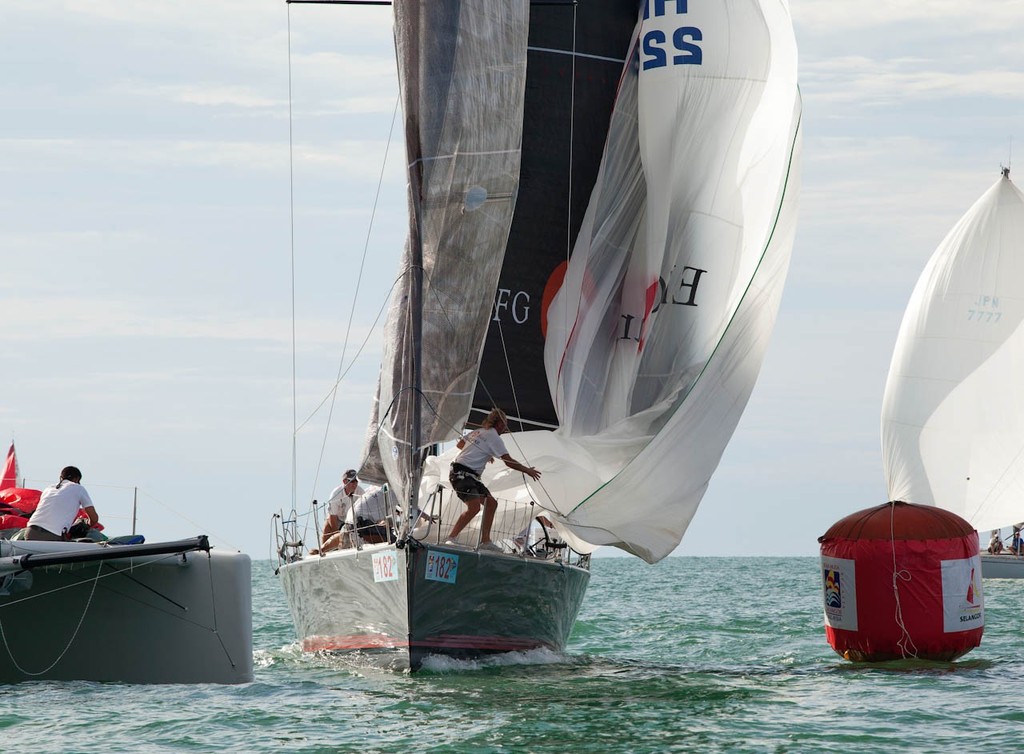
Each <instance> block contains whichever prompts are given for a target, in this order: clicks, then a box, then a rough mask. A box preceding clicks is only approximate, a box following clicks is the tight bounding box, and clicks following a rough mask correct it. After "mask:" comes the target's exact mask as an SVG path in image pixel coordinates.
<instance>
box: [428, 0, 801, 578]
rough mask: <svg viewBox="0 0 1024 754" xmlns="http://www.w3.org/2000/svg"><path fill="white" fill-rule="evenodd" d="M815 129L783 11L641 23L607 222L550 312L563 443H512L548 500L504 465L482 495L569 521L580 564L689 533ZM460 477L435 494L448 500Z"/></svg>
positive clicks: (762, 327) (599, 208) (703, 12)
mask: <svg viewBox="0 0 1024 754" xmlns="http://www.w3.org/2000/svg"><path fill="white" fill-rule="evenodd" d="M800 112H801V107H800V95H799V90H798V87H797V54H796V42H795V39H794V35H793V30H792V23H791V20H790V17H789V11H788V6H787V4H786V2H785V1H784V0H743V1H742V2H730V3H729V4H728V5H724V4H714V3H707V4H700V5H697V4H694V3H686V2H684V1H683V0H679V1H678V2H659V1H652V2H648V3H646V4H645V5H643V6H642V7H641V8H640V18H639V21H638V23H637V25H636V26H635V29H634V32H633V36H632V41H631V45H630V52H629V54H628V55H627V58H626V61H625V65H624V67H623V70H622V73H621V78H620V80H619V83H618V90H617V96H616V101H615V105H614V110H613V113H612V116H611V123H610V126H609V130H608V136H607V139H606V142H605V145H604V150H603V155H602V159H601V163H600V168H599V171H598V175H597V178H596V181H595V183H594V187H593V189H592V192H591V194H590V199H589V204H588V207H587V210H586V213H585V215H584V217H583V220H582V223H581V226H580V229H579V233H578V235H577V236H576V239H575V243H574V245H573V249H572V252H571V256H570V258H569V260H568V264H567V266H566V268H565V275H564V281H563V282H562V283H561V286H560V288H559V289H558V290H557V293H554V295H553V296H552V300H551V302H550V305H549V306H547V307H546V310H545V311H544V317H545V322H546V341H545V350H544V366H545V373H546V378H547V381H548V386H549V390H550V394H551V396H552V403H553V406H554V408H555V411H556V413H557V418H558V424H559V425H560V426H559V428H558V429H556V430H555V431H553V432H547V431H533V432H520V433H513V434H512V435H511V436H509V437H508V438H507V439H506V445H507V446H508V448H509V450H510V452H511V454H512V455H513V456H515V457H517V458H525V459H527V461H528V462H529V463H530V464H532V465H534V466H537V467H538V468H539V469H541V470H542V472H543V476H542V477H541V479H540V480H539V481H538V482H536V483H533V482H531V483H529V486H528V487H526V486H524V483H523V480H522V478H521V477H522V475H519V474H511V473H509V472H508V471H506V470H503V469H502V468H500V464H492V465H491V466H493V467H497V468H488V469H486V470H485V471H484V477H483V478H484V482H485V483H486V484H487V485H488V487H489V488H490V489H491V491H492V492H493V493H494V494H495V496H496V497H498V498H500V499H511V500H517V501H520V502H526V501H530V500H532V501H535V502H536V503H537V504H539V505H540V506H541V507H542V508H544V509H546V510H547V511H549V512H550V513H552V516H551V517H552V518H553V519H554V520H555V523H556V525H557V527H558V529H559V531H560V533H561V534H562V535H563V536H565V537H566V538H567V539H568V540H569V542H570V544H571V545H572V546H573V547H574V548H575V549H577V550H580V551H589V550H591V549H593V548H594V546H598V545H612V546H616V547H619V548H622V549H624V550H627V551H629V552H632V553H634V554H636V555H638V556H640V557H642V558H644V559H645V560H648V561H651V562H654V561H656V560H659V559H660V558H663V557H665V556H666V555H668V554H669V553H670V552H671V551H672V550H673V549H674V548H675V547H676V546H677V545H678V544H679V542H680V540H681V538H682V535H683V533H684V532H685V531H686V528H687V526H688V525H689V522H690V520H691V519H692V517H693V514H694V513H695V511H696V509H697V506H698V505H699V503H700V500H701V497H702V496H703V494H704V491H705V490H706V488H707V485H708V482H709V480H710V478H711V475H712V473H713V472H714V469H715V468H716V466H717V464H718V462H719V459H720V458H721V455H722V453H723V451H724V449H725V446H726V444H727V443H728V440H729V438H730V437H731V435H732V432H733V430H734V429H735V427H736V424H737V423H738V421H739V418H740V415H741V413H742V410H743V407H744V406H745V405H746V402H747V399H748V398H749V396H750V392H751V390H752V389H753V385H754V383H755V381H756V379H757V373H758V370H759V368H760V364H761V361H762V359H763V356H764V353H765V350H766V348H767V343H768V339H769V337H770V334H771V330H772V328H773V326H774V321H775V316H776V313H777V311H778V305H779V302H780V299H781V295H782V289H783V285H784V282H785V276H786V271H787V269H788V264H789V257H790V252H791V249H792V244H793V237H794V233H795V221H796V204H797V196H798V193H799V186H798V168H799V154H800V137H799V134H800ZM552 232H553V233H556V234H562V233H564V232H565V227H564V225H563V226H559V227H557V228H552ZM506 266H507V265H506ZM499 293H500V292H499ZM545 298H547V296H545ZM495 308H496V311H497V310H498V306H497V300H496V307H495ZM503 408H506V409H509V408H511V407H510V406H503ZM444 460H447V459H445V458H442V459H441V463H439V464H438V466H439V468H438V470H437V477H435V478H432V479H431V478H428V479H425V481H424V483H425V485H426V484H427V483H428V482H429V483H434V482H435V481H437V480H438V478H440V479H441V480H443V478H444V474H445V470H444V468H443V467H444V463H443V462H444Z"/></svg>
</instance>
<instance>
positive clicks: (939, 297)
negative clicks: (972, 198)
mask: <svg viewBox="0 0 1024 754" xmlns="http://www.w3.org/2000/svg"><path fill="white" fill-rule="evenodd" d="M1022 289H1024V194H1022V193H1021V191H1020V190H1019V189H1018V188H1017V187H1016V186H1014V185H1013V183H1012V182H1011V181H1010V177H1009V170H1005V171H1004V173H1003V175H1002V177H1001V178H999V180H998V181H996V183H995V185H993V186H992V187H991V188H990V189H989V190H988V191H986V192H985V193H984V194H983V195H982V196H981V198H980V199H978V201H977V202H976V203H975V204H974V206H972V207H971V208H970V209H969V210H968V211H967V213H966V214H965V215H964V216H963V217H962V218H961V219H960V220H959V222H957V224H956V225H955V226H954V227H953V229H952V230H951V231H950V232H949V234H948V235H947V236H946V238H945V239H944V240H943V241H942V243H941V244H939V247H938V248H937V249H936V250H935V253H934V254H933V256H932V257H931V259H930V260H929V261H928V264H927V266H926V267H925V269H924V271H923V272H922V273H921V277H920V279H919V280H918V281H917V285H916V286H915V288H914V292H913V294H912V295H911V297H910V302H909V303H908V305H907V309H906V312H905V313H904V315H903V323H902V325H901V326H900V331H899V336H898V337H897V339H896V347H895V351H894V353H893V357H892V365H891V366H890V369H889V378H888V381H887V383H886V386H885V397H884V399H883V403H882V458H883V463H884V466H885V476H886V480H887V483H888V487H889V497H890V499H892V500H904V501H906V502H909V503H918V504H921V505H935V506H938V507H940V508H944V509H946V510H949V511H952V512H953V513H956V514H958V515H960V516H962V517H963V518H965V519H967V521H969V522H970V523H971V524H972V525H974V526H975V527H976V528H978V529H994V528H1000V527H1003V526H1007V525H1009V524H1011V523H1013V522H1015V521H1019V520H1021V519H1022V518H1024V505H1022V501H1024V392H1022V391H1021V388H1020V381H1021V375H1022V374H1024V297H1022V296H1021V294H1020V291H1021V290H1022Z"/></svg>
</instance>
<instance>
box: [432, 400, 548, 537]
mask: <svg viewBox="0 0 1024 754" xmlns="http://www.w3.org/2000/svg"><path fill="white" fill-rule="evenodd" d="M507 431H508V417H506V416H505V412H504V411H502V410H501V409H500V408H496V409H493V410H492V411H491V413H489V414H488V415H487V418H486V419H484V420H483V422H482V423H481V426H480V429H476V430H473V431H472V432H470V433H469V434H468V435H466V436H465V437H463V438H462V439H460V440H459V441H458V443H456V445H457V447H458V448H459V449H460V450H461V451H462V452H461V453H459V455H457V456H456V457H455V460H454V461H453V462H452V470H451V473H450V474H449V475H448V481H449V482H450V483H451V485H452V489H454V490H455V494H457V495H458V496H459V499H460V500H462V502H464V503H465V504H466V510H465V512H464V513H463V514H462V515H461V516H459V518H458V520H457V521H456V522H455V526H454V527H452V531H451V533H450V534H449V535H448V539H447V540H446V541H445V544H456V541H455V539H456V537H458V536H459V533H460V532H461V531H462V530H463V529H464V528H465V527H466V525H467V524H468V523H469V522H470V521H472V520H473V517H474V516H476V514H477V513H479V512H480V503H481V502H483V506H484V517H483V519H482V520H481V521H480V546H479V549H481V550H491V551H493V552H501V551H502V550H501V548H500V547H499V546H498V545H496V544H494V543H493V542H492V541H491V524H493V523H494V514H495V512H496V511H497V510H498V501H497V500H495V499H494V496H493V495H492V494H491V491H490V490H488V489H487V487H485V486H484V483H483V482H481V481H480V474H482V473H483V470H484V468H485V467H486V466H487V464H488V463H489V462H490V461H492V460H494V459H495V458H500V459H501V460H502V461H504V462H505V465H506V466H508V467H509V468H510V469H515V470H516V471H521V472H523V473H524V474H526V475H527V476H528V477H530V478H531V479H535V480H536V479H540V472H539V471H537V469H535V468H534V467H533V466H527V465H526V464H523V463H519V461H517V460H516V459H514V458H513V457H512V456H510V455H509V453H508V450H507V449H506V448H505V443H504V441H503V440H502V439H501V435H502V434H504V433H505V432H507Z"/></svg>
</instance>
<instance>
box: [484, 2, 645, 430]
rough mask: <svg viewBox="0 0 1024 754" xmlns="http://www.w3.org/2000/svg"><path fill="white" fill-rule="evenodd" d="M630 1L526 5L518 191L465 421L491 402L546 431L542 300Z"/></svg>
mask: <svg viewBox="0 0 1024 754" xmlns="http://www.w3.org/2000/svg"><path fill="white" fill-rule="evenodd" d="M637 7H638V2H637V0H587V2H585V3H580V4H577V5H575V6H571V7H570V6H566V5H544V4H532V5H531V7H530V31H529V45H528V47H527V63H526V97H525V102H524V105H523V156H522V168H521V171H520V181H519V195H518V197H517V198H516V210H515V216H514V217H513V218H512V227H511V229H510V231H509V238H508V245H507V248H506V251H505V260H504V262H503V264H502V269H501V278H500V279H499V281H498V288H497V290H496V291H495V293H494V313H493V315H492V316H491V319H490V326H489V328H488V332H487V339H486V341H485V343H484V351H483V356H482V358H481V361H480V376H479V380H478V381H477V387H476V396H475V398H474V400H473V411H472V414H471V416H470V421H471V422H476V423H479V421H480V420H481V419H482V418H483V417H484V416H486V415H487V413H488V412H489V411H490V410H491V408H493V407H494V406H500V407H501V408H503V409H504V410H505V412H506V413H507V414H508V416H509V419H510V421H511V424H510V426H511V427H512V429H515V430H519V429H539V428H547V429H553V428H555V427H557V426H558V417H557V416H556V414H555V408H554V405H553V404H552V401H551V393H550V392H549V390H548V381H547V376H546V374H545V371H544V336H545V332H546V327H547V324H546V317H547V306H548V304H549V303H550V298H551V296H552V295H553V294H554V293H555V292H556V291H557V290H558V285H559V283H560V281H561V279H562V277H563V276H564V274H565V266H566V262H567V260H568V259H569V256H570V254H571V252H572V247H573V244H574V243H575V242H576V237H577V235H578V233H579V229H580V225H581V224H582V221H583V216H584V214H585V212H586V209H587V203H588V202H589V200H590V193H591V191H592V189H593V188H594V181H595V180H596V179H597V173H598V170H599V168H600V166H601V155H602V153H603V151H604V144H605V140H606V138H607V136H608V123H609V120H610V118H611V113H612V107H613V106H614V104H615V95H616V92H617V90H618V84H619V80H620V78H621V77H622V68H623V63H624V62H625V60H626V58H627V56H628V55H629V50H630V41H631V37H632V35H633V31H634V29H635V28H636V22H637Z"/></svg>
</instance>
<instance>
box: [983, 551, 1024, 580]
mask: <svg viewBox="0 0 1024 754" xmlns="http://www.w3.org/2000/svg"><path fill="white" fill-rule="evenodd" d="M981 575H982V577H983V578H986V579H1024V557H1022V556H1018V555H1010V554H1009V553H1006V554H1002V555H987V554H985V553H982V555H981Z"/></svg>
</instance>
